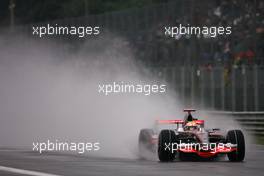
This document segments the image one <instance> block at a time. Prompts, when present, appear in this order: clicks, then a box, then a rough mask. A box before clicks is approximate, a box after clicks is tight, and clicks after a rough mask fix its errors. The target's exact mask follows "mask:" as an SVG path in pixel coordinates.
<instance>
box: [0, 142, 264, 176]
mask: <svg viewBox="0 0 264 176" xmlns="http://www.w3.org/2000/svg"><path fill="white" fill-rule="evenodd" d="M246 157H247V158H246V160H245V161H244V162H242V163H231V162H229V161H227V160H223V161H214V162H181V161H175V162H172V163H161V162H158V161H143V160H136V159H119V158H95V157H89V156H83V155H70V154H54V153H52V154H51V153H49V154H41V155H40V154H38V153H35V152H32V151H22V150H10V149H0V175H1V176H16V175H23V173H24V175H30V174H32V175H40V176H50V174H54V175H71V176H79V175H85V176H90V175H92V176H103V175H107V176H111V175H113V176H130V175H131V176H132V175H133V176H135V175H149V176H153V175H157V176H160V175H163V176H166V175H174V176H175V175H180V176H185V175H186V176H191V175H194V176H202V175H205V176H211V175H214V176H218V175H219V176H220V175H221V176H223V175H230V176H238V175H246V176H249V175H251V176H253V175H256V176H258V175H263V172H264V147H262V146H256V147H254V149H252V151H248V152H247V156H246ZM6 167H7V168H8V171H6V170H5V168H6ZM9 168H11V169H9ZM12 169H23V170H22V171H21V172H22V173H19V174H18V173H17V172H16V171H17V170H15V171H14V170H12ZM27 171H29V173H27ZM31 171H37V172H39V173H31ZM19 172H20V170H19ZM40 172H41V173H40Z"/></svg>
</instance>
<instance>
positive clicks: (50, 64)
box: [0, 35, 239, 158]
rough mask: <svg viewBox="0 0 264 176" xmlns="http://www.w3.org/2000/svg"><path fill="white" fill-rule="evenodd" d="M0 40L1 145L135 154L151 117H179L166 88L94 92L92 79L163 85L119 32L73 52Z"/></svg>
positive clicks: (42, 44)
mask: <svg viewBox="0 0 264 176" xmlns="http://www.w3.org/2000/svg"><path fill="white" fill-rule="evenodd" d="M0 39H1V40H0V42H1V43H0V85H1V86H0V97H1V99H0V120H1V123H0V139H1V142H0V146H8V147H25V148H29V149H31V148H32V143H33V142H46V141H47V140H50V141H54V142H55V140H58V141H61V142H77V143H78V142H99V143H100V150H99V151H91V152H90V153H89V154H92V155H98V156H110V157H126V158H136V157H137V140H138V133H139V130H140V129H141V128H146V127H149V128H151V127H152V125H153V124H154V121H155V120H156V119H180V118H182V117H183V115H184V113H183V112H182V109H183V106H182V104H181V102H180V101H178V100H177V98H176V96H175V95H174V94H173V93H171V92H170V91H169V90H168V89H167V91H166V93H163V94H161V93H159V94H151V95H148V96H147V95H144V94H135V93H117V94H110V95H107V96H106V95H104V94H101V93H99V92H98V85H99V84H108V83H112V82H114V81H115V82H124V83H138V84H151V83H155V84H166V82H164V81H163V80H161V79H160V78H157V77H153V76H152V75H151V74H147V73H149V71H148V69H146V68H145V67H144V66H143V65H139V64H138V63H137V62H136V59H135V58H134V57H135V56H134V54H133V51H132V50H131V48H132V47H131V46H130V44H129V42H127V41H126V40H125V39H123V38H120V37H117V36H112V35H109V36H107V37H106V36H104V38H102V37H101V38H97V39H91V40H89V39H88V40H87V41H86V42H84V43H83V44H82V46H81V47H79V48H78V49H77V50H74V51H73V49H72V48H71V47H68V46H67V45H63V44H62V43H55V42H51V41H44V40H43V41H42V40H33V39H29V38H26V37H22V38H19V39H15V38H12V39H10V38H9V39H8V40H5V37H0ZM205 114H206V113H205ZM207 116H208V115H203V118H202V119H205V120H206V123H207V120H209V121H208V125H212V126H215V127H218V128H219V127H223V128H232V127H239V126H238V125H237V124H236V123H235V122H234V121H233V120H232V119H226V120H222V119H220V118H215V117H214V118H211V117H210V119H206V118H204V117H207ZM219 122H221V123H222V124H221V123H219ZM206 125H207V124H206ZM209 127H211V126H209Z"/></svg>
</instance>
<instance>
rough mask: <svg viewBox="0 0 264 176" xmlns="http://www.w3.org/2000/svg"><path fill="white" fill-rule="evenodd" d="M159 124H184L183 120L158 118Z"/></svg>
mask: <svg viewBox="0 0 264 176" xmlns="http://www.w3.org/2000/svg"><path fill="white" fill-rule="evenodd" d="M156 123H157V124H183V123H184V121H183V120H156Z"/></svg>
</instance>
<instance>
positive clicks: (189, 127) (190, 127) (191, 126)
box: [184, 121, 198, 131]
mask: <svg viewBox="0 0 264 176" xmlns="http://www.w3.org/2000/svg"><path fill="white" fill-rule="evenodd" d="M184 130H185V131H194V130H198V125H197V124H196V122H195V121H192V122H187V123H186V125H185V126H184Z"/></svg>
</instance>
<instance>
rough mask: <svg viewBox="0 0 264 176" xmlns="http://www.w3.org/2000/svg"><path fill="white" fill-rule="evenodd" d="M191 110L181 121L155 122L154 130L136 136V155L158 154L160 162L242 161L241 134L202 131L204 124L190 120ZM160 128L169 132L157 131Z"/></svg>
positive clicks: (236, 131)
mask: <svg viewBox="0 0 264 176" xmlns="http://www.w3.org/2000/svg"><path fill="white" fill-rule="evenodd" d="M194 111H195V110H193V109H185V110H184V112H186V113H187V114H186V116H185V118H184V120H157V121H156V128H154V129H142V130H140V134H139V144H138V148H139V155H140V157H141V158H146V155H149V153H152V154H156V153H157V154H158V158H159V160H160V161H161V162H169V161H173V160H174V159H175V158H176V157H178V158H179V159H180V160H183V161H186V160H197V159H198V160H200V159H215V158H217V157H218V156H220V155H222V154H227V157H228V159H229V161H233V162H239V161H243V160H244V157H245V140H244V135H243V133H242V131H241V130H229V131H228V132H227V134H226V135H223V133H222V132H221V131H220V129H205V128H204V120H198V119H196V118H193V116H192V114H191V112H194ZM162 124H167V125H170V126H171V128H164V129H162V130H159V129H157V126H160V125H162Z"/></svg>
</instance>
